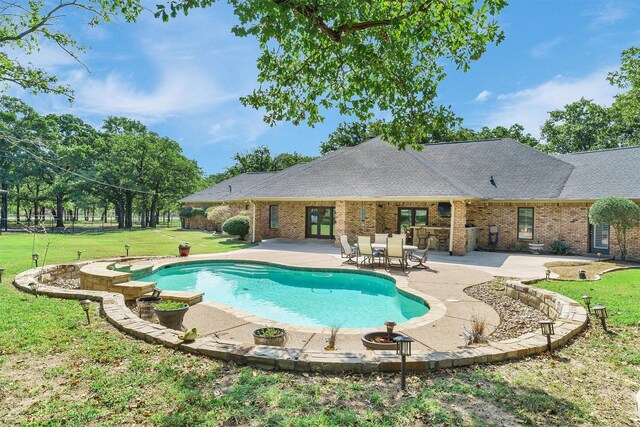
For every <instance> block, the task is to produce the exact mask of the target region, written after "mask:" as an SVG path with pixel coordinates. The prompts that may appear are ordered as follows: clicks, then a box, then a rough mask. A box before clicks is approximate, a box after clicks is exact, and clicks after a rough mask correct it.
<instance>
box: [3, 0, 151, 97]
mask: <svg viewBox="0 0 640 427" xmlns="http://www.w3.org/2000/svg"><path fill="white" fill-rule="evenodd" d="M51 3H54V4H51ZM71 10H74V11H75V12H76V13H84V14H87V15H88V16H90V20H89V24H90V25H92V26H93V25H97V24H98V23H100V22H108V21H110V20H111V19H112V18H113V16H114V15H116V14H121V15H122V16H124V18H125V19H126V20H127V21H132V20H134V19H135V18H136V17H137V16H138V14H139V13H140V12H141V10H142V5H141V4H140V2H139V1H138V0H60V1H59V2H45V1H43V0H30V1H28V2H27V1H24V0H23V1H15V2H13V1H3V2H2V7H1V8H0V48H1V50H2V52H0V81H2V82H4V84H5V85H8V84H10V83H14V84H16V85H18V86H20V87H22V88H24V89H27V90H30V91H31V92H33V93H39V92H44V93H55V94H63V95H65V96H67V97H69V98H70V99H71V98H72V96H73V92H72V90H71V88H69V87H68V86H65V85H60V84H58V78H57V77H56V76H54V75H50V74H49V73H48V72H47V71H46V70H44V69H42V68H37V67H35V66H33V65H32V64H30V63H24V62H22V61H21V60H20V59H18V58H17V57H10V56H9V55H10V54H9V52H11V51H22V52H23V53H26V54H27V55H29V54H32V53H34V52H36V51H38V50H39V49H40V43H41V41H42V40H47V41H49V42H51V43H52V44H54V45H57V46H58V47H59V48H60V49H62V50H63V51H64V52H66V53H67V54H69V55H70V56H71V57H73V58H74V59H76V60H78V53H79V52H80V51H82V50H83V48H82V46H79V45H78V43H77V42H76V41H75V40H74V39H73V37H72V36H71V35H70V34H69V33H66V32H64V31H63V30H61V29H56V26H58V27H60V28H62V27H63V25H62V24H60V22H59V21H60V18H61V17H62V16H64V15H65V12H67V11H71Z"/></svg>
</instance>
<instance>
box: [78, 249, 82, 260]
mask: <svg viewBox="0 0 640 427" xmlns="http://www.w3.org/2000/svg"><path fill="white" fill-rule="evenodd" d="M80 255H82V251H78V259H80Z"/></svg>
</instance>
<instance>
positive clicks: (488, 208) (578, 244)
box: [467, 201, 640, 259]
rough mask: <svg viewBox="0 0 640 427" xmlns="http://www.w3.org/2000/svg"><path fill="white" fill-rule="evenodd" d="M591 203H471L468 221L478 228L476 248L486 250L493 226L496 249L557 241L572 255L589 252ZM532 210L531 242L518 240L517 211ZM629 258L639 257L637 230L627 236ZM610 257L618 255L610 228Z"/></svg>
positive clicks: (639, 231) (638, 231)
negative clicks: (498, 234) (495, 229)
mask: <svg viewBox="0 0 640 427" xmlns="http://www.w3.org/2000/svg"><path fill="white" fill-rule="evenodd" d="M591 205H592V203H591V202H588V203H587V202H580V203H542V202H531V203H527V202H519V203H506V202H505V203H500V202H475V201H474V202H471V204H470V205H468V206H467V222H469V223H472V224H474V225H476V226H477V227H478V246H479V247H481V248H485V249H486V248H489V247H490V246H489V235H488V232H489V226H491V225H493V224H495V225H497V226H498V229H499V232H500V240H499V243H498V246H497V249H499V250H515V249H520V250H527V244H528V243H530V242H538V241H539V242H540V243H544V245H545V250H548V248H549V245H550V244H551V242H553V241H554V240H556V239H557V238H560V239H561V240H563V241H564V242H566V243H568V244H569V245H571V252H572V253H577V254H587V253H589V208H590V207H591ZM519 207H532V208H533V228H534V230H533V240H518V238H517V232H518V230H517V228H518V208H519ZM627 246H628V258H636V259H637V258H640V228H635V229H632V230H631V231H630V232H629V233H628V234H627ZM609 247H610V254H611V255H614V254H615V253H616V252H617V247H618V246H617V241H616V237H615V231H614V230H613V228H612V229H611V244H610V245H609Z"/></svg>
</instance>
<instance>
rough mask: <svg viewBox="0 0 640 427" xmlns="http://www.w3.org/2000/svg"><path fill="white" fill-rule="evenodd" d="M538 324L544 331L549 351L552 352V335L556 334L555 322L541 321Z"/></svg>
mask: <svg viewBox="0 0 640 427" xmlns="http://www.w3.org/2000/svg"><path fill="white" fill-rule="evenodd" d="M538 323H539V324H540V328H541V329H542V335H544V336H546V337H547V350H548V351H549V352H551V335H553V334H555V330H554V329H553V320H541V321H539V322H538Z"/></svg>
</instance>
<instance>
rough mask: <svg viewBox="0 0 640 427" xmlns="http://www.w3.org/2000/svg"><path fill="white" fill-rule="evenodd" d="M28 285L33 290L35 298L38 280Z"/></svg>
mask: <svg viewBox="0 0 640 427" xmlns="http://www.w3.org/2000/svg"><path fill="white" fill-rule="evenodd" d="M29 287H30V288H31V290H32V291H33V294H34V295H35V296H36V298H38V282H31V283H29Z"/></svg>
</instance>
